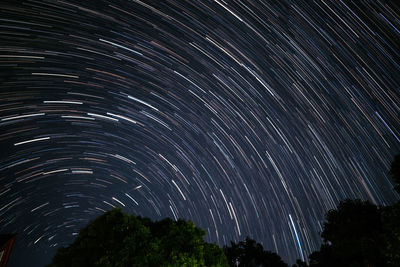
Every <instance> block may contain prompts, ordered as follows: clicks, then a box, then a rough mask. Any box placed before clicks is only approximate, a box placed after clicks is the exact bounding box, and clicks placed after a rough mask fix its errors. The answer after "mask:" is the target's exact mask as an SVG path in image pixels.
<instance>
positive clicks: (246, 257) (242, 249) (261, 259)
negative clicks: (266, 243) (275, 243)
mask: <svg viewBox="0 0 400 267" xmlns="http://www.w3.org/2000/svg"><path fill="white" fill-rule="evenodd" d="M224 251H225V254H226V256H227V258H228V262H229V265H230V266H239V267H252V266H254V267H256V266H257V267H264V266H265V267H288V265H287V264H286V263H285V262H283V261H282V259H281V257H280V256H279V255H278V254H276V253H274V252H271V251H265V250H264V248H263V246H262V245H261V244H259V243H257V242H256V241H255V240H253V239H251V238H248V237H247V238H246V240H245V241H241V242H239V243H237V244H236V243H233V242H231V246H230V247H227V246H225V247H224Z"/></svg>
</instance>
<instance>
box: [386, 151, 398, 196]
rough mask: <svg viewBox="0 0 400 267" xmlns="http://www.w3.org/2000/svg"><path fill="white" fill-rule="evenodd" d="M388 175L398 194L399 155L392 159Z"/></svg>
mask: <svg viewBox="0 0 400 267" xmlns="http://www.w3.org/2000/svg"><path fill="white" fill-rule="evenodd" d="M389 173H390V174H391V175H392V178H393V181H394V182H395V187H394V190H395V191H396V192H397V193H398V194H400V154H398V155H396V156H395V157H394V160H393V162H392V165H391V167H390V172H389Z"/></svg>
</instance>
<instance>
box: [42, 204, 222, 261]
mask: <svg viewBox="0 0 400 267" xmlns="http://www.w3.org/2000/svg"><path fill="white" fill-rule="evenodd" d="M204 235H205V232H204V231H203V230H202V229H200V228H197V227H195V226H194V224H193V223H192V222H187V221H184V220H178V221H176V222H175V221H172V220H171V219H164V220H162V221H159V222H152V221H151V220H150V219H148V218H141V217H136V216H133V215H128V214H125V213H122V212H121V210H119V209H114V210H112V211H109V212H107V213H105V214H104V215H102V216H100V217H98V218H97V219H95V220H94V221H92V222H91V223H89V225H88V226H86V227H85V228H83V229H82V230H81V231H80V233H79V235H78V237H77V239H76V240H75V242H74V243H73V244H71V245H70V246H69V247H67V248H60V249H59V250H58V251H57V254H56V255H55V257H54V259H53V262H52V263H51V264H50V265H49V266H50V267H64V266H65V267H81V266H82V267H90V266H102V267H128V266H129V267H131V266H137V267H139V266H177V267H178V266H179V267H180V266H228V264H227V260H226V257H225V255H224V253H223V251H222V249H220V248H219V247H218V246H217V245H215V244H208V243H205V242H204V239H203V237H204Z"/></svg>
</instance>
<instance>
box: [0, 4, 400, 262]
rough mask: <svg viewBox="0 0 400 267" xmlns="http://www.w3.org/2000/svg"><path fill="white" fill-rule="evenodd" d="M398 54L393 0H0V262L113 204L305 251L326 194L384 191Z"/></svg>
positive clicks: (399, 120)
mask: <svg viewBox="0 0 400 267" xmlns="http://www.w3.org/2000/svg"><path fill="white" fill-rule="evenodd" d="M346 2H347V3H346ZM356 2H357V3H358V1H356ZM399 64H400V11H399V8H398V6H396V5H395V4H394V3H384V2H379V1H372V3H364V4H360V3H358V4H357V5H355V4H354V3H350V1H345V2H342V1H339V0H334V1H329V0H321V1H314V2H313V3H311V1H302V0H299V1H283V0H279V1H224V0H215V1H191V0H190V1H189V0H187V1H184V0H169V1H143V2H142V1H135V0H132V1H128V0H126V1H117V0H113V1H105V0H102V1H99V0H96V1H69V0H63V1H61V0H60V1H50V0H38V1H36V0H35V1H33V0H32V1H1V2H0V153H1V154H0V227H1V232H2V233H18V236H17V242H16V245H15V247H14V252H13V258H12V259H11V262H10V265H9V266H11V267H16V266H33V267H36V266H43V265H44V264H45V263H48V262H49V261H50V259H51V257H52V255H53V254H54V252H55V251H56V249H57V248H59V247H60V246H65V245H67V244H69V243H70V242H72V241H73V239H74V238H75V237H76V235H77V233H78V232H79V229H81V228H82V227H83V226H85V225H86V224H87V223H88V222H89V221H90V220H91V219H93V218H95V217H97V216H99V215H101V214H103V213H104V212H105V211H107V210H110V209H111V208H113V207H122V208H123V209H124V210H125V211H127V212H129V213H134V214H137V215H141V216H147V217H150V218H152V219H156V220H159V219H162V218H165V217H171V218H173V219H176V218H184V219H187V220H192V221H193V222H194V223H195V224H196V225H197V226H200V227H202V228H203V229H205V230H206V232H207V235H206V241H208V242H216V243H217V244H219V245H221V246H222V245H224V244H228V243H229V242H230V240H234V241H239V240H243V239H244V238H245V237H246V236H250V237H251V238H253V239H255V240H257V241H258V242H260V243H262V244H263V246H264V248H265V249H268V250H272V251H275V252H277V253H278V254H279V255H281V257H282V258H283V259H284V260H285V261H287V262H288V263H290V264H292V263H293V262H294V261H295V259H297V258H300V259H306V258H307V256H308V254H309V253H310V252H312V251H313V250H316V249H318V248H319V245H320V242H321V241H320V237H319V232H320V231H321V230H322V228H321V227H322V222H323V216H324V214H325V212H326V211H327V210H329V209H332V208H335V207H336V205H337V204H338V202H339V201H340V200H343V199H345V198H361V199H364V200H370V201H371V202H373V203H375V204H380V205H385V204H390V203H392V202H393V201H395V200H397V196H396V194H395V193H394V191H393V190H392V185H391V182H390V178H389V175H388V170H389V168H390V163H391V161H392V160H393V156H394V155H395V154H397V153H399V152H400V115H399V114H400V85H399V83H400V66H399Z"/></svg>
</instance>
